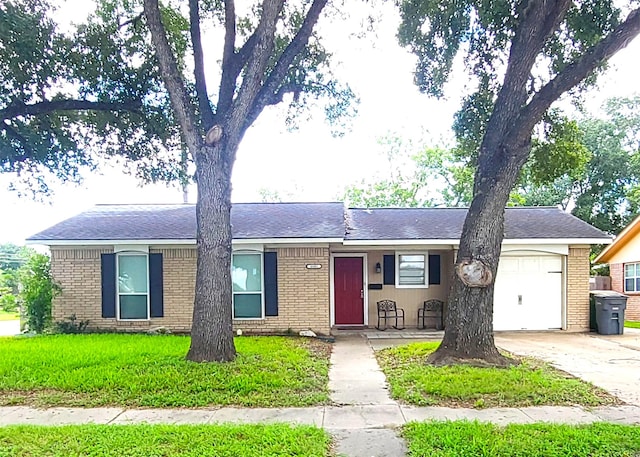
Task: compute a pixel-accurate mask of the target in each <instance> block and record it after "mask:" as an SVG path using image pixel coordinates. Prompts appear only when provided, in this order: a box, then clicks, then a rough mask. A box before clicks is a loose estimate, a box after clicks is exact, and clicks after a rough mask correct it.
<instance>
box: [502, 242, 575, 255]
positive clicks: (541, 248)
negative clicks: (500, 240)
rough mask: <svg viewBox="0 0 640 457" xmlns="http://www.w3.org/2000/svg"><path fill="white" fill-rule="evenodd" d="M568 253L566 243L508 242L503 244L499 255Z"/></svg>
mask: <svg viewBox="0 0 640 457" xmlns="http://www.w3.org/2000/svg"><path fill="white" fill-rule="evenodd" d="M544 254H549V255H556V254H557V255H569V245H568V244H557V245H553V244H547V245H544V244H537V245H533V246H532V245H526V244H523V245H518V244H509V245H507V246H504V247H503V248H502V250H501V252H500V255H544Z"/></svg>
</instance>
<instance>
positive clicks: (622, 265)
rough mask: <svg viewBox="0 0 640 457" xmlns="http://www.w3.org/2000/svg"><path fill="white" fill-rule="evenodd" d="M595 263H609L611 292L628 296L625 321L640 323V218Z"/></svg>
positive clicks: (623, 231)
mask: <svg viewBox="0 0 640 457" xmlns="http://www.w3.org/2000/svg"><path fill="white" fill-rule="evenodd" d="M594 263H608V264H609V275H610V276H611V290H615V291H616V292H620V293H623V294H625V295H627V296H628V298H627V309H626V311H625V319H627V320H633V321H640V216H638V217H636V218H635V219H634V220H633V221H632V222H631V223H630V224H629V225H627V226H626V227H625V228H624V230H622V231H621V232H620V234H619V235H618V236H617V237H616V238H615V240H613V243H611V244H610V245H609V246H607V247H606V248H605V249H604V250H603V251H602V252H601V253H600V255H599V256H598V257H596V259H595V260H594Z"/></svg>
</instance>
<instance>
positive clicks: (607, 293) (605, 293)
mask: <svg viewBox="0 0 640 457" xmlns="http://www.w3.org/2000/svg"><path fill="white" fill-rule="evenodd" d="M589 293H590V294H591V295H593V296H595V297H599V298H607V297H611V298H629V296H628V295H624V294H621V293H620V292H616V291H615V290H591V291H589Z"/></svg>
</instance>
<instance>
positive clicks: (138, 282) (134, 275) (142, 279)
mask: <svg viewBox="0 0 640 457" xmlns="http://www.w3.org/2000/svg"><path fill="white" fill-rule="evenodd" d="M147 265H148V263H147V256H146V255H119V256H118V292H120V293H133V294H146V293H147Z"/></svg>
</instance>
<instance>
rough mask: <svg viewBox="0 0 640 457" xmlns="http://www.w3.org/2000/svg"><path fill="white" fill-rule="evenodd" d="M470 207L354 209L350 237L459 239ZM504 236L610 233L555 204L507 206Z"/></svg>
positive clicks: (597, 235) (602, 235)
mask: <svg viewBox="0 0 640 457" xmlns="http://www.w3.org/2000/svg"><path fill="white" fill-rule="evenodd" d="M466 215H467V208H371V209H363V208H352V209H349V213H348V216H347V225H348V227H347V235H346V237H345V239H347V240H430V239H434V240H435V239H438V240H458V239H459V238H460V234H461V233H462V225H463V223H464V218H465V216H466ZM505 238H506V239H526V238H538V239H539V238H543V239H544V238H549V239H551V238H602V239H603V241H604V240H605V239H611V237H610V236H609V235H607V234H606V233H604V232H601V231H600V230H598V229H597V228H595V227H593V226H591V225H589V224H587V223H586V222H584V221H582V220H580V219H578V218H577V217H575V216H573V215H571V214H568V213H565V212H564V211H562V210H560V209H559V208H555V207H517V208H507V209H506V214H505Z"/></svg>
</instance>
